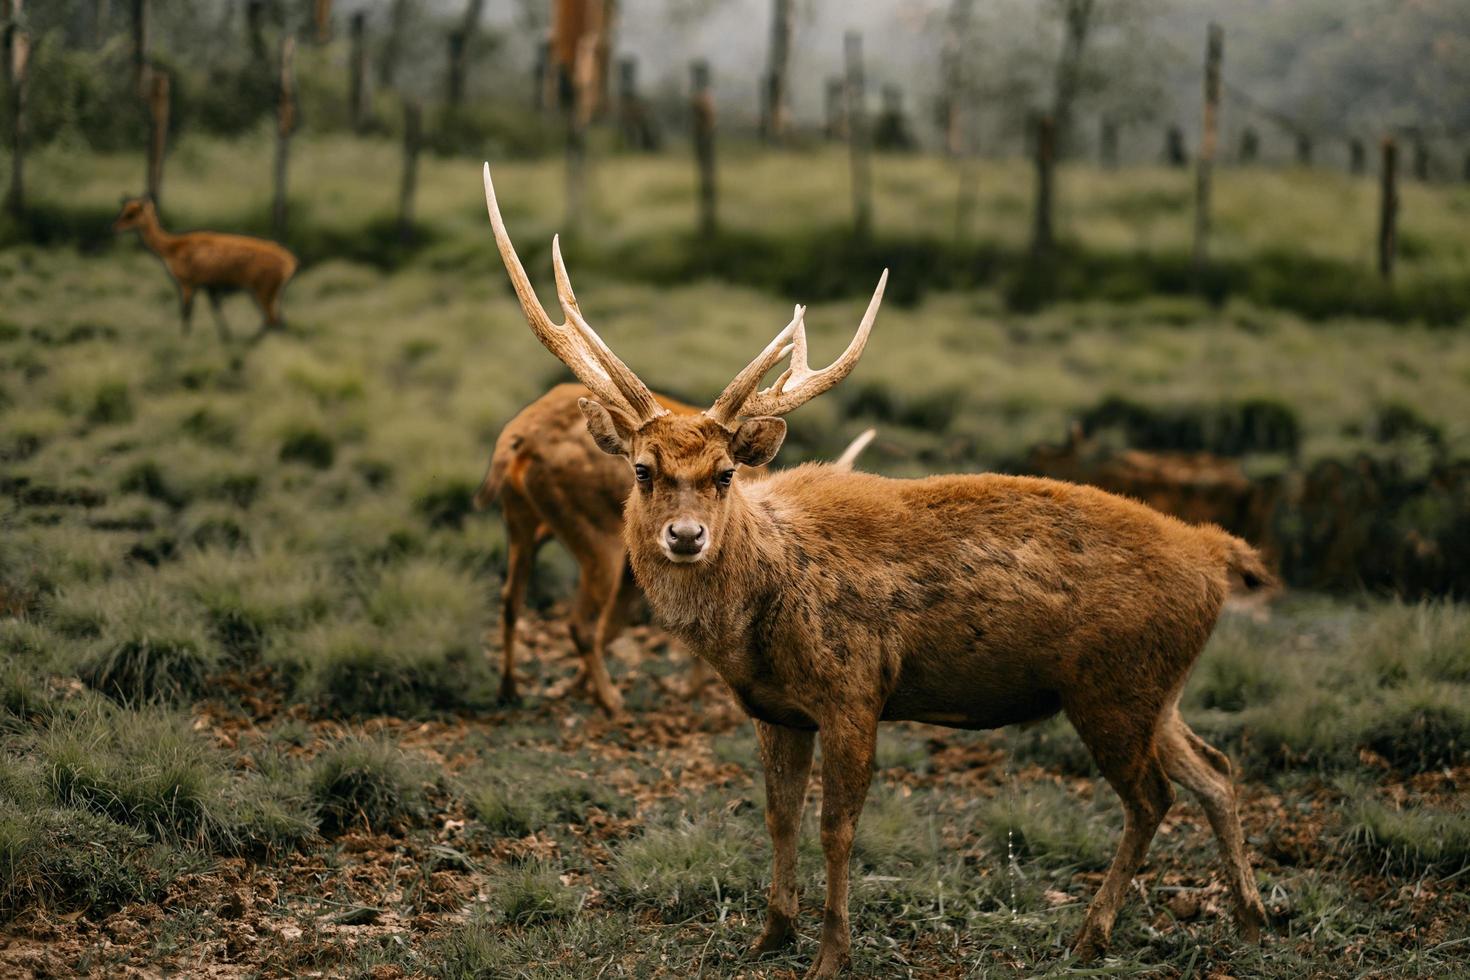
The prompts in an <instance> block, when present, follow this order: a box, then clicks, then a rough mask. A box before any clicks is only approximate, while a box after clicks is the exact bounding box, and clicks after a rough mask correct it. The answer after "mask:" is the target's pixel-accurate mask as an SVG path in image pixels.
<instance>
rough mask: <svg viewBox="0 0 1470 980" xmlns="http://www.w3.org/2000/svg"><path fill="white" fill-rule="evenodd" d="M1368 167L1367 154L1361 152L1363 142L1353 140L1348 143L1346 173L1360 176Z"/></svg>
mask: <svg viewBox="0 0 1470 980" xmlns="http://www.w3.org/2000/svg"><path fill="white" fill-rule="evenodd" d="M1367 167H1368V154H1367V153H1366V152H1364V150H1363V141H1362V140H1360V139H1356V138H1355V139H1353V140H1351V141H1349V142H1348V172H1349V173H1351V174H1352V175H1353V176H1355V177H1357V176H1361V175H1362V173H1363V171H1364V170H1366V169H1367Z"/></svg>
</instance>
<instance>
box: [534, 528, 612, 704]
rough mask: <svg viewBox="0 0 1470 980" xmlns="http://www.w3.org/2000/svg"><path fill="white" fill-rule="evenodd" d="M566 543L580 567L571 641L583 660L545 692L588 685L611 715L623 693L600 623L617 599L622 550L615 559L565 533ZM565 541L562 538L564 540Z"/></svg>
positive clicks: (557, 693)
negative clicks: (614, 676) (614, 675)
mask: <svg viewBox="0 0 1470 980" xmlns="http://www.w3.org/2000/svg"><path fill="white" fill-rule="evenodd" d="M567 537H568V538H570V540H567V541H566V543H567V544H568V546H569V547H570V548H571V550H572V553H573V555H575V556H576V558H577V564H578V566H579V568H580V571H579V574H578V579H577V596H576V598H575V599H574V600H573V601H572V622H571V632H572V643H573V644H574V645H575V646H576V648H577V653H578V654H579V655H580V656H581V658H582V662H581V664H580V665H579V666H578V667H577V672H576V674H575V675H573V676H572V678H571V679H570V680H567V681H565V682H563V683H561V684H557V685H556V686H555V687H554V688H552V689H551V690H550V691H548V692H547V695H548V696H549V697H554V698H555V697H565V696H566V695H567V694H569V693H570V692H571V691H573V690H575V689H577V688H578V687H580V686H582V685H584V684H585V685H590V686H591V688H592V697H593V700H595V701H596V702H597V704H598V706H599V707H601V708H602V709H603V710H604V711H606V712H607V713H608V714H610V715H616V714H617V713H618V712H620V711H622V709H623V696H622V695H621V694H620V693H618V689H617V688H616V687H614V686H613V682H612V678H611V677H609V676H608V673H607V663H606V661H605V660H604V659H603V648H602V645H601V643H600V642H599V633H600V630H599V623H600V621H601V619H602V616H603V612H604V611H605V610H606V609H607V606H608V604H609V603H610V602H614V601H616V599H617V594H616V593H617V591H618V577H619V575H621V572H622V552H621V550H619V551H618V552H617V561H616V562H614V561H613V560H612V557H611V556H610V555H609V554H607V553H606V552H601V551H598V550H596V549H593V548H590V547H588V546H587V544H586V541H587V539H586V538H583V537H580V536H573V535H568V536H567ZM564 540H565V539H564Z"/></svg>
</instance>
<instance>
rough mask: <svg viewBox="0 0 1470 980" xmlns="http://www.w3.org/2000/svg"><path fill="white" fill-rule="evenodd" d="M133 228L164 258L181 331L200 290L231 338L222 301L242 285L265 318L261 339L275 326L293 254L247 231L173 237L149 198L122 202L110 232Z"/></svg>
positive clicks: (226, 337)
mask: <svg viewBox="0 0 1470 980" xmlns="http://www.w3.org/2000/svg"><path fill="white" fill-rule="evenodd" d="M129 229H137V231H138V235H139V237H141V238H142V239H143V244H144V245H146V246H147V247H148V249H149V251H151V252H153V254H155V255H157V256H158V257H159V258H160V259H162V260H163V267H164V268H165V269H167V270H168V274H169V275H170V276H171V277H173V281H174V284H175V285H176V286H177V287H178V289H179V312H180V315H181V317H182V319H183V327H184V333H188V332H189V328H190V321H191V320H192V319H193V316H194V294H195V292H197V291H198V290H200V289H203V290H204V291H205V292H206V293H208V294H209V305H210V307H211V308H212V309H213V311H214V319H215V325H216V327H217V328H218V329H219V335H220V339H222V340H229V339H230V325H229V323H228V322H226V320H225V314H224V311H223V310H222V309H221V308H220V301H221V300H222V299H223V298H224V296H225V294H226V293H230V292H233V291H235V290H237V289H243V290H246V291H248V292H249V293H250V295H251V296H253V297H255V302H256V305H258V306H259V307H260V312H261V314H262V315H263V316H264V317H265V321H264V322H263V323H262V324H261V327H260V332H259V333H257V334H256V337H257V338H259V337H260V336H262V335H263V334H264V333H265V332H266V331H267V330H269V329H270V328H271V327H279V326H281V325H282V324H283V323H284V321H283V320H282V318H281V292H282V290H284V289H285V288H286V283H287V282H289V281H290V279H291V277H292V276H293V275H295V274H296V264H297V263H296V256H294V255H292V254H291V253H290V252H289V251H287V250H286V249H285V248H283V247H282V246H280V245H277V244H276V243H275V242H269V241H266V240H265V239H263V238H251V237H249V236H247V235H227V234H223V233H221V232H215V231H189V232H184V233H183V234H181V235H173V234H170V233H168V232H166V231H164V230H163V226H162V225H161V224H159V222H158V212H157V211H156V210H155V209H154V207H153V201H152V200H151V199H149V198H147V197H135V198H132V199H130V200H125V201H123V206H122V211H121V212H120V213H119V214H118V216H117V220H116V221H114V222H113V223H112V230H113V231H127V230H129Z"/></svg>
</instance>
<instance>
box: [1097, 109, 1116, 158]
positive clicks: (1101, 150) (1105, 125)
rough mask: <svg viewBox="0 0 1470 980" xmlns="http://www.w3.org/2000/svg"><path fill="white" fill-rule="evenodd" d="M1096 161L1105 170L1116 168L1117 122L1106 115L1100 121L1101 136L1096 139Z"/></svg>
mask: <svg viewBox="0 0 1470 980" xmlns="http://www.w3.org/2000/svg"><path fill="white" fill-rule="evenodd" d="M1098 162H1099V163H1101V164H1102V165H1103V168H1104V169H1105V170H1117V169H1118V124H1117V123H1116V122H1114V121H1113V120H1112V119H1109V118H1107V117H1104V118H1103V121H1102V137H1101V139H1100V140H1099V141H1098Z"/></svg>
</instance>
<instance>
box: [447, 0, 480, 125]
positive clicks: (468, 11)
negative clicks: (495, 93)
mask: <svg viewBox="0 0 1470 980" xmlns="http://www.w3.org/2000/svg"><path fill="white" fill-rule="evenodd" d="M484 9H485V0H469V3H468V4H467V5H466V6H465V10H464V17H463V19H461V20H460V22H459V27H458V28H457V29H456V30H453V31H450V33H449V79H448V86H447V88H448V93H447V94H448V102H449V108H451V109H457V108H459V106H460V104H461V103H463V102H464V90H465V79H466V77H467V75H468V73H469V59H470V55H471V53H472V50H471V49H472V48H473V47H474V44H475V37H476V35H477V34H478V33H479V31H480V15H481V13H482V12H483V11H484Z"/></svg>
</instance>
